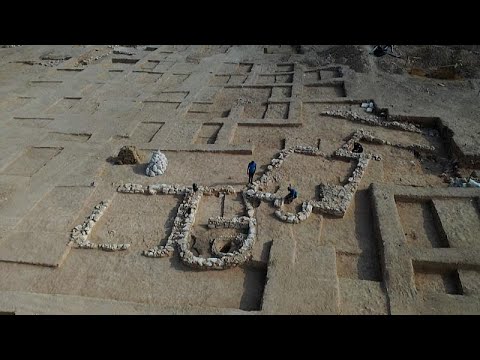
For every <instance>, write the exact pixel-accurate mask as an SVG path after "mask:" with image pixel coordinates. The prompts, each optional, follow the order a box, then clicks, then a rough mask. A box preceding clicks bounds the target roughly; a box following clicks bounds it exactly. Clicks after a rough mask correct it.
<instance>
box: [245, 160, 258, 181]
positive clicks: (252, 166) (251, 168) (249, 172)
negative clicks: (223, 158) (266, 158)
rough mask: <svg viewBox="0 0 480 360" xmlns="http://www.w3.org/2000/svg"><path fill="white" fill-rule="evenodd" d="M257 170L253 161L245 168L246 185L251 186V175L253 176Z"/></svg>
mask: <svg viewBox="0 0 480 360" xmlns="http://www.w3.org/2000/svg"><path fill="white" fill-rule="evenodd" d="M256 170H257V164H256V163H255V161H250V163H249V164H248V168H247V175H248V183H249V184H253V175H255V171H256Z"/></svg>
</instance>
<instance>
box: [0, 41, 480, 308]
mask: <svg viewBox="0 0 480 360" xmlns="http://www.w3.org/2000/svg"><path fill="white" fill-rule="evenodd" d="M479 104H480V46H477V45H408V46H407V45H395V46H394V45H71V46H70V45H0V150H1V151H0V314H10V315H44V314H45V315H70V314H109V315H110V314H112V315H121V314H133V315H153V314H160V315H171V314H174V315H190V314H196V315H450V314H451V315H457V314H458V315H461V314H480V106H479ZM252 161H254V162H255V164H256V168H255V169H254V170H248V169H250V166H249V164H251V162H252ZM249 172H250V175H253V178H252V179H251V181H250V179H249ZM292 194H294V195H292Z"/></svg>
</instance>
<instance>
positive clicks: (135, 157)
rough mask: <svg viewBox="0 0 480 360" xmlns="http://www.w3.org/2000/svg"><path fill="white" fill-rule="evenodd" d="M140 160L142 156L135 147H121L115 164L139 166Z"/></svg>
mask: <svg viewBox="0 0 480 360" xmlns="http://www.w3.org/2000/svg"><path fill="white" fill-rule="evenodd" d="M142 160H143V155H142V153H141V152H140V151H139V150H137V148H136V147H135V146H123V147H122V148H121V149H120V151H119V153H118V156H117V158H116V159H115V163H116V164H117V165H124V164H125V165H133V164H140V163H141V162H142Z"/></svg>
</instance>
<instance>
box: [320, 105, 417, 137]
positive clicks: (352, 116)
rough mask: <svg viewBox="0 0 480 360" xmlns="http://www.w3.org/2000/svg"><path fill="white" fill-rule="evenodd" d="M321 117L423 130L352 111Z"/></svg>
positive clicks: (408, 129) (334, 112)
mask: <svg viewBox="0 0 480 360" xmlns="http://www.w3.org/2000/svg"><path fill="white" fill-rule="evenodd" d="M320 114H321V115H328V116H333V117H338V118H342V119H346V120H350V121H355V122H360V123H362V124H369V125H373V126H383V127H387V128H392V129H399V130H404V131H410V132H415V133H419V134H422V133H423V130H422V129H420V128H419V127H417V126H416V125H414V124H411V123H404V122H398V121H385V120H384V119H383V118H381V117H378V116H376V115H366V114H357V113H356V112H354V111H351V110H327V111H323V112H321V113H320Z"/></svg>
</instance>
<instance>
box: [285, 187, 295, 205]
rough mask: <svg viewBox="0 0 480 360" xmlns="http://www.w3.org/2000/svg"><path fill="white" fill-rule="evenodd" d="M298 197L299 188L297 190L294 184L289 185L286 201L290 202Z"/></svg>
mask: <svg viewBox="0 0 480 360" xmlns="http://www.w3.org/2000/svg"><path fill="white" fill-rule="evenodd" d="M297 197H298V193H297V190H295V189H294V188H293V187H292V185H290V186H289V187H288V195H287V196H285V203H286V204H290V203H291V202H292V201H293V200H295V199H296V198H297Z"/></svg>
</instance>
